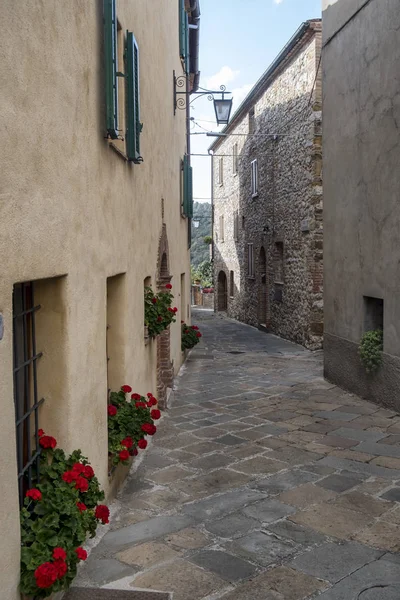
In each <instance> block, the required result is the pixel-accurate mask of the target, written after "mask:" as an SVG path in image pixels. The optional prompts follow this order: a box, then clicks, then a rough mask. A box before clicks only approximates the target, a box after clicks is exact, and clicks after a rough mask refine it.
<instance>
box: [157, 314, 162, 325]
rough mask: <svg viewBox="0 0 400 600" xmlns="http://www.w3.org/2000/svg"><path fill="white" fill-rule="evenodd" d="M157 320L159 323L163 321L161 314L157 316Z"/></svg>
mask: <svg viewBox="0 0 400 600" xmlns="http://www.w3.org/2000/svg"><path fill="white" fill-rule="evenodd" d="M157 321H158V323H161V321H162V317H161V315H160V316H158V317H157Z"/></svg>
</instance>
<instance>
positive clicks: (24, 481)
mask: <svg viewBox="0 0 400 600" xmlns="http://www.w3.org/2000/svg"><path fill="white" fill-rule="evenodd" d="M33 292H34V284H33V283H32V282H26V283H18V284H16V285H14V290H13V354H14V356H13V358H14V361H13V370H14V403H15V425H16V442H17V465H18V491H19V501H20V505H21V506H22V504H23V501H24V497H25V493H26V491H27V490H28V489H29V488H31V487H32V486H33V482H35V481H37V480H38V476H39V462H40V447H39V436H38V430H39V414H38V409H39V406H40V405H41V404H42V403H43V402H44V399H43V398H42V399H41V400H39V399H38V382H37V361H38V360H39V358H40V357H41V356H42V353H41V352H38V351H37V349H36V329H35V317H36V312H37V311H38V310H39V309H40V305H37V306H35V303H34V294H33Z"/></svg>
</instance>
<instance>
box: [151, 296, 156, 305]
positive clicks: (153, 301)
mask: <svg viewBox="0 0 400 600" xmlns="http://www.w3.org/2000/svg"><path fill="white" fill-rule="evenodd" d="M151 301H152V303H153V304H157V298H156V297H155V296H154V298H152V299H151Z"/></svg>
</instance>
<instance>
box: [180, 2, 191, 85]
mask: <svg viewBox="0 0 400 600" xmlns="http://www.w3.org/2000/svg"><path fill="white" fill-rule="evenodd" d="M179 54H180V57H181V60H182V66H183V69H184V71H185V73H189V71H190V64H189V63H190V53H189V17H188V14H187V12H186V10H185V0H179Z"/></svg>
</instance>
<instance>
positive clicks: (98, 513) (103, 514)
mask: <svg viewBox="0 0 400 600" xmlns="http://www.w3.org/2000/svg"><path fill="white" fill-rule="evenodd" d="M94 516H95V517H96V519H99V521H102V523H103V524H104V525H105V524H106V523H109V517H110V511H109V508H108V506H105V505H104V504H98V505H97V506H96V509H95V511H94Z"/></svg>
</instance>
